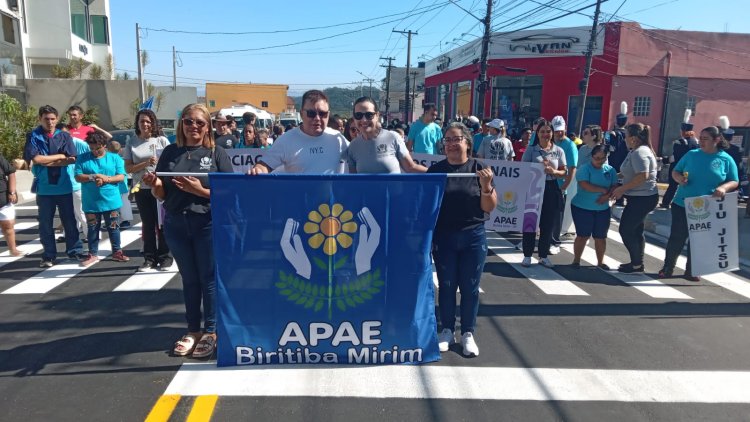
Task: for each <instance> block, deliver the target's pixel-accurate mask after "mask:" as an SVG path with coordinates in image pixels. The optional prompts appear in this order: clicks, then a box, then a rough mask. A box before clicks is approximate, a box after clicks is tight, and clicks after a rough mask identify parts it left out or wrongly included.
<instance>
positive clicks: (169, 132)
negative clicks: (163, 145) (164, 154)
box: [109, 128, 177, 148]
mask: <svg viewBox="0 0 750 422" xmlns="http://www.w3.org/2000/svg"><path fill="white" fill-rule="evenodd" d="M162 132H164V136H166V137H167V140H169V143H170V144H173V143H174V141H175V139H177V135H176V134H177V131H176V130H175V129H169V128H167V129H162ZM109 133H111V134H112V139H113V140H115V141H117V142H119V143H120V145H121V146H122V147H123V148H124V147H125V146H126V145H128V144H129V143H130V140H131V139H133V138H135V129H120V130H111V131H109Z"/></svg>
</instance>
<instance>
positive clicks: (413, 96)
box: [411, 71, 419, 116]
mask: <svg viewBox="0 0 750 422" xmlns="http://www.w3.org/2000/svg"><path fill="white" fill-rule="evenodd" d="M418 74H419V72H416V71H415V72H411V76H412V78H411V83H412V88H411V115H412V116H413V115H414V100H415V99H416V98H417V75H418Z"/></svg>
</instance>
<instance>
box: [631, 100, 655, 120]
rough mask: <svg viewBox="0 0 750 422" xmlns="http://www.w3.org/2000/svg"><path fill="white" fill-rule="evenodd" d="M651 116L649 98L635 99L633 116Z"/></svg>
mask: <svg viewBox="0 0 750 422" xmlns="http://www.w3.org/2000/svg"><path fill="white" fill-rule="evenodd" d="M650 114H651V97H635V102H634V103H633V116H648V115H650Z"/></svg>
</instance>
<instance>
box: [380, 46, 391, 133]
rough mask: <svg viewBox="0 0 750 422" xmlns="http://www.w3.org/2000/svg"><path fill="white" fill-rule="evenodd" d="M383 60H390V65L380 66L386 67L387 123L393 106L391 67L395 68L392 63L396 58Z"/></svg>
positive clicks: (382, 58)
mask: <svg viewBox="0 0 750 422" xmlns="http://www.w3.org/2000/svg"><path fill="white" fill-rule="evenodd" d="M380 59H381V60H388V65H387V66H384V65H382V64H381V65H380V66H381V67H385V68H386V71H385V119H386V121H387V120H388V119H389V116H388V111H389V109H390V105H391V67H393V65H392V63H393V60H394V58H393V57H381V58H380Z"/></svg>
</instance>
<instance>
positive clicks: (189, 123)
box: [182, 118, 208, 127]
mask: <svg viewBox="0 0 750 422" xmlns="http://www.w3.org/2000/svg"><path fill="white" fill-rule="evenodd" d="M182 124H183V125H185V126H198V127H206V125H207V124H208V123H207V122H206V121H205V120H200V119H188V118H185V119H182Z"/></svg>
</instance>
